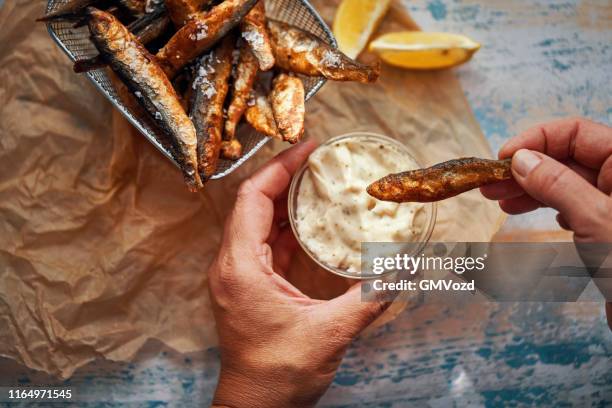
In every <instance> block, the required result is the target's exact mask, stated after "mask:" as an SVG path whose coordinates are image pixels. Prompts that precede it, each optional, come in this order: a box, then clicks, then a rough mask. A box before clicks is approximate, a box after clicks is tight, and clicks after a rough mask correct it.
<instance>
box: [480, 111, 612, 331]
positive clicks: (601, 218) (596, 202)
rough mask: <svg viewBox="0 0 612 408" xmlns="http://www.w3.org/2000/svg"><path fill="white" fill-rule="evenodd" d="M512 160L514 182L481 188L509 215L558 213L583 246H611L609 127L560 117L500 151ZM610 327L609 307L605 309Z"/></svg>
mask: <svg viewBox="0 0 612 408" xmlns="http://www.w3.org/2000/svg"><path fill="white" fill-rule="evenodd" d="M510 157H512V174H513V176H514V179H513V180H508V181H505V182H502V183H498V184H491V185H488V186H485V187H482V188H481V191H482V193H483V195H484V196H485V197H487V198H489V199H491V200H499V204H500V206H501V208H502V209H503V210H504V211H505V212H507V213H509V214H521V213H525V212H529V211H532V210H535V209H537V208H540V207H552V208H555V209H556V210H558V211H559V214H558V215H557V221H558V222H559V224H560V225H561V227H562V228H564V229H568V230H571V231H573V232H574V240H575V242H576V243H577V244H578V245H580V244H583V243H598V242H599V243H603V242H605V243H611V242H612V216H610V214H612V198H611V197H610V194H611V193H612V128H610V127H608V126H605V125H601V124H598V123H595V122H591V121H588V120H586V119H563V120H558V121H555V122H551V123H547V124H544V125H541V126H537V127H535V128H532V129H529V130H527V131H526V132H524V133H523V134H521V135H519V136H517V137H515V138H513V139H511V140H510V141H508V143H506V144H505V145H504V146H503V147H502V148H501V150H500V151H499V158H500V159H507V158H510ZM606 311H607V315H608V325H609V326H610V328H611V329H612V305H611V304H608V305H607V306H606Z"/></svg>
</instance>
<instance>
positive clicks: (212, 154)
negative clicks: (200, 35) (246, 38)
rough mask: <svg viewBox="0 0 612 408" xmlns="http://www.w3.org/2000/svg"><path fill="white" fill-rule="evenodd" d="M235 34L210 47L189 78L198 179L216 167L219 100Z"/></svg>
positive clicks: (220, 128) (221, 101)
mask: <svg viewBox="0 0 612 408" xmlns="http://www.w3.org/2000/svg"><path fill="white" fill-rule="evenodd" d="M234 44H235V38H234V37H233V36H231V35H229V36H227V37H225V38H224V39H223V40H222V42H221V43H220V44H219V46H217V47H216V48H215V49H214V50H212V51H211V52H210V53H208V54H207V55H205V56H203V57H202V58H200V61H199V62H198V65H197V68H196V69H197V73H196V77H195V78H194V80H193V85H192V86H193V94H192V101H191V112H190V116H191V120H192V121H193V124H194V125H195V128H196V135H197V139H198V147H197V152H198V171H199V173H200V177H201V178H202V180H208V179H210V178H211V177H212V176H213V175H214V174H215V172H216V171H217V164H218V161H219V153H220V150H221V141H222V136H221V134H222V131H223V104H224V102H225V97H226V96H227V92H228V89H229V77H230V74H231V71H232V51H233V48H234Z"/></svg>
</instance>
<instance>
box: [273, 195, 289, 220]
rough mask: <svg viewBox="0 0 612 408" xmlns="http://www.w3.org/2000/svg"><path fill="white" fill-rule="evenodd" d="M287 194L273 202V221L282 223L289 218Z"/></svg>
mask: <svg viewBox="0 0 612 408" xmlns="http://www.w3.org/2000/svg"><path fill="white" fill-rule="evenodd" d="M287 199H288V198H287V196H286V195H285V196H284V197H282V198H279V199H278V200H276V201H275V202H274V222H276V223H279V224H282V223H284V222H286V221H287V220H288V219H289V207H288V206H287V205H288V203H287Z"/></svg>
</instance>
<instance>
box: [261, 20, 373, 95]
mask: <svg viewBox="0 0 612 408" xmlns="http://www.w3.org/2000/svg"><path fill="white" fill-rule="evenodd" d="M268 27H269V29H270V35H271V37H272V49H273V51H274V57H275V58H276V65H277V66H279V67H280V68H282V69H284V70H286V71H291V72H295V73H298V74H302V75H307V76H323V77H325V78H327V79H331V80H334V81H356V82H362V83H370V82H375V81H376V80H377V79H378V76H379V75H380V64H377V65H376V66H373V67H370V66H367V65H364V64H360V63H359V62H357V61H353V60H352V59H350V58H349V57H347V56H346V55H344V54H343V53H342V52H340V51H339V50H336V49H334V48H332V47H330V46H329V45H327V44H325V43H324V42H323V41H321V40H320V39H319V38H317V37H315V36H314V35H312V34H310V33H307V32H306V31H303V30H301V29H299V28H297V27H294V26H292V25H289V24H285V23H282V22H280V21H275V20H268Z"/></svg>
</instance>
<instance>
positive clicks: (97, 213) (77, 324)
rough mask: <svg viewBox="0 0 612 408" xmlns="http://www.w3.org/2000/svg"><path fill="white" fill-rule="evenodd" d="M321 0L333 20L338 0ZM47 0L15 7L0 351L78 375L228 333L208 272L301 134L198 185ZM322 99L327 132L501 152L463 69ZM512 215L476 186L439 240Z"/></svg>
mask: <svg viewBox="0 0 612 408" xmlns="http://www.w3.org/2000/svg"><path fill="white" fill-rule="evenodd" d="M314 3H315V6H317V7H318V8H319V10H320V11H321V12H322V14H323V15H324V17H325V18H326V20H327V21H328V22H329V21H330V20H331V18H332V16H333V11H334V8H335V6H336V5H337V2H336V1H333V2H330V1H323V0H319V1H316V2H314ZM45 4H46V2H45V1H44V0H36V1H32V0H28V1H26V0H6V2H5V4H4V6H3V7H2V8H0V43H2V44H3V46H2V47H1V48H0V84H1V85H0V106H2V108H1V109H0V355H2V356H6V357H9V358H12V359H15V360H17V361H19V362H21V363H23V364H25V365H26V366H28V367H30V368H34V369H37V370H42V371H45V372H47V373H50V374H54V375H57V376H60V377H64V378H66V377H69V376H70V375H71V374H72V373H73V372H74V370H75V369H77V368H78V367H80V366H83V365H84V364H86V363H88V362H90V361H92V360H94V359H96V358H99V357H104V358H107V359H111V360H122V361H123V360H129V359H131V358H132V357H134V356H135V354H136V353H137V352H138V351H139V349H141V347H142V346H143V345H144V344H145V343H146V342H147V341H148V340H151V339H155V340H159V341H161V342H162V343H163V344H166V345H167V346H170V347H172V348H174V349H176V350H177V351H179V352H193V351H197V350H202V349H205V348H208V347H211V346H214V345H215V344H216V341H217V340H216V336H215V329H214V320H213V316H212V314H211V311H210V308H209V298H208V293H207V286H206V285H207V283H206V270H207V267H208V265H209V264H210V262H211V261H212V259H213V257H214V255H215V252H216V250H217V247H218V244H219V241H220V236H221V233H222V227H223V220H224V218H225V216H226V214H227V213H228V211H229V209H230V208H231V206H232V203H233V201H234V196H235V192H236V189H237V186H238V185H239V183H240V181H241V180H243V179H244V178H245V177H247V176H248V175H249V174H251V173H252V172H253V171H254V170H255V169H256V168H257V167H259V166H261V165H262V164H263V163H265V162H266V161H267V160H269V159H270V158H271V157H272V156H273V155H274V154H275V153H276V152H278V151H280V150H282V149H284V148H286V147H287V146H286V145H284V144H281V143H278V142H272V143H269V144H268V145H266V147H265V148H264V149H262V150H261V151H260V152H259V153H258V154H257V155H256V156H255V157H254V158H253V159H251V160H250V161H248V162H247V163H246V164H245V165H244V167H242V168H241V169H239V170H238V171H237V172H236V173H234V174H232V175H231V176H229V177H227V178H225V179H223V180H221V181H216V182H212V183H210V184H209V185H208V186H207V188H206V189H205V191H203V192H201V193H199V194H190V193H188V192H187V191H186V189H185V187H184V184H183V181H182V176H181V174H180V173H179V171H178V170H177V169H176V168H174V167H173V165H172V164H170V163H169V162H168V161H167V160H166V159H165V158H164V157H163V156H162V155H161V154H160V153H159V152H158V151H157V150H155V148H154V147H153V146H152V145H150V144H149V143H148V142H147V141H146V139H145V138H144V137H142V136H141V135H140V134H139V133H138V132H137V131H135V130H134V129H133V128H132V127H131V126H130V125H129V124H128V123H127V121H126V120H125V119H123V118H122V117H121V115H120V114H119V113H117V112H116V111H114V110H113V109H112V107H111V105H110V104H109V103H108V102H106V100H105V99H104V98H103V97H102V96H100V95H99V94H98V93H97V91H96V90H95V89H94V87H93V86H92V85H91V84H90V83H89V82H88V81H87V80H86V79H85V78H83V77H81V76H78V75H75V74H74V73H73V72H72V69H71V64H70V62H69V61H68V59H67V58H66V57H65V55H63V53H62V52H61V51H60V50H59V49H58V48H57V47H56V45H55V44H54V43H53V41H52V40H51V39H50V38H49V36H48V35H47V32H46V29H45V26H44V25H43V24H34V19H35V18H36V17H38V16H40V15H41V14H43V12H44V8H45ZM405 27H412V28H414V27H416V26H415V25H414V23H413V22H412V21H411V20H410V19H409V17H407V16H406V15H404V14H403V13H402V12H401V11H400V10H399V9H398V8H397V7H395V8H394V10H393V11H392V12H391V13H390V15H389V16H387V18H386V19H385V23H384V26H383V28H382V30H384V31H388V30H392V29H395V30H396V29H399V28H405ZM365 58H366V59H368V58H369V57H368V56H365ZM307 110H308V114H307V124H306V128H307V129H308V134H309V135H310V137H315V138H317V139H319V140H325V139H327V138H330V137H333V136H336V135H339V134H342V133H347V132H351V131H357V130H362V131H373V132H378V133H383V134H386V135H389V136H393V137H396V138H398V139H400V140H402V141H403V142H405V143H406V144H407V145H408V146H409V147H410V148H411V149H412V150H413V152H414V155H415V157H417V158H418V159H419V160H420V161H421V162H422V163H423V164H427V165H429V164H433V163H435V162H438V161H442V160H446V159H450V158H454V157H459V156H466V155H475V156H482V157H487V156H490V155H491V153H490V151H489V148H488V145H487V143H486V141H485V139H484V138H483V136H482V134H481V132H480V130H479V127H478V125H477V123H476V121H475V119H474V117H473V115H472V113H471V111H470V109H469V106H468V104H467V103H466V101H465V98H464V96H463V92H462V90H461V88H460V86H459V84H458V82H457V80H456V79H455V77H454V75H453V74H452V72H436V73H414V72H408V71H402V70H399V69H395V68H391V67H385V68H384V69H383V73H382V78H381V80H380V82H379V83H378V84H376V85H360V84H344V83H331V82H330V83H328V84H327V85H326V86H325V87H324V88H323V90H322V91H321V92H320V93H319V94H318V95H317V96H316V97H315V98H314V99H313V100H312V101H311V102H309V104H308V106H307ZM500 220H501V218H500V212H499V210H498V209H497V207H496V205H495V204H493V203H490V202H487V201H486V200H484V199H483V198H482V197H480V196H479V195H478V193H477V192H472V193H468V194H465V195H462V196H460V197H458V198H455V199H452V200H448V201H445V202H442V203H441V204H440V206H439V208H438V222H437V225H436V228H435V231H434V236H433V238H432V239H433V240H446V241H470V240H472V241H488V240H489V239H490V238H491V236H492V235H493V233H494V232H495V231H496V230H497V228H498V226H499V223H500ZM289 277H290V279H291V280H292V282H294V283H295V284H296V285H297V286H298V287H300V288H301V289H302V290H304V291H305V292H307V293H309V294H311V295H313V296H317V297H320V298H328V297H331V296H334V295H336V294H338V293H339V292H341V291H342V290H344V289H345V288H346V287H348V285H349V282H347V281H346V280H345V279H341V278H338V277H335V276H333V275H331V274H329V273H326V272H322V271H320V270H317V269H316V268H315V267H314V264H313V263H312V261H310V260H309V259H308V258H307V256H306V255H305V254H301V255H300V256H298V257H296V260H295V263H294V265H293V266H292V269H291V271H290V273H289ZM393 313H397V310H396V311H395V312H393V311H391V312H390V314H389V315H388V316H387V317H386V318H385V319H386V320H388V319H390V318H392V317H393Z"/></svg>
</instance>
